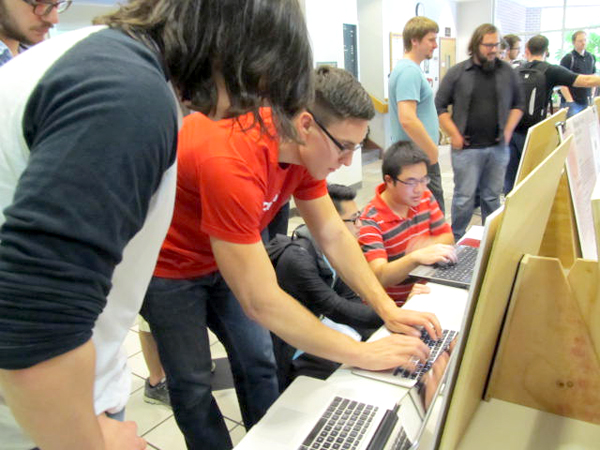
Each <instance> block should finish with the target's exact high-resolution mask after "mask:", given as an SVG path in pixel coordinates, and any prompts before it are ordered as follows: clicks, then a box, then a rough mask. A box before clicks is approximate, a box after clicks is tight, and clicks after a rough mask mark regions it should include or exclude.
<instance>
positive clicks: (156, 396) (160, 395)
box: [144, 378, 171, 406]
mask: <svg viewBox="0 0 600 450" xmlns="http://www.w3.org/2000/svg"><path fill="white" fill-rule="evenodd" d="M144 401H145V402H146V403H152V404H153V405H166V406H171V399H170V398H169V390H168V389H167V380H162V381H161V382H160V383H158V384H157V385H156V386H150V380H149V379H148V378H146V384H145V385H144Z"/></svg>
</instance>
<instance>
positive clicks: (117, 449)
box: [98, 414, 147, 450]
mask: <svg viewBox="0 0 600 450" xmlns="http://www.w3.org/2000/svg"><path fill="white" fill-rule="evenodd" d="M98 423H99V424H100V429H101V430H102V436H103V437H104V445H105V449H106V450H145V449H146V448H147V446H146V441H145V440H144V439H142V438H141V437H139V436H138V435H137V425H136V423H135V422H132V421H130V420H128V421H125V422H120V421H118V420H114V419H110V418H108V417H106V414H100V415H98Z"/></svg>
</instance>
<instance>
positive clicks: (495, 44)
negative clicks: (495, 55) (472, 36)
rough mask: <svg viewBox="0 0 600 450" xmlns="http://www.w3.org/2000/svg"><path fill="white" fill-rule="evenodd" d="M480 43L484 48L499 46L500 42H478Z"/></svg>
mask: <svg viewBox="0 0 600 450" xmlns="http://www.w3.org/2000/svg"><path fill="white" fill-rule="evenodd" d="M480 45H483V46H484V47H486V48H490V49H492V48H495V47H499V46H500V42H495V43H493V44H480Z"/></svg>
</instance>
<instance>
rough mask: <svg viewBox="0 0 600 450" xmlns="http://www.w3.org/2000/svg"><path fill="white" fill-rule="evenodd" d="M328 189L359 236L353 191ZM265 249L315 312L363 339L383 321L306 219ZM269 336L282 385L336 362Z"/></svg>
mask: <svg viewBox="0 0 600 450" xmlns="http://www.w3.org/2000/svg"><path fill="white" fill-rule="evenodd" d="M327 190H328V193H329V196H330V197H331V200H332V201H333V204H334V206H335V208H336V210H337V212H338V213H339V215H340V217H341V219H342V220H343V221H344V223H345V224H346V226H347V227H348V229H349V230H350V232H352V233H353V234H354V235H355V236H357V237H358V230H359V228H360V225H361V222H360V218H359V216H360V211H359V210H358V207H357V206H356V202H355V201H354V199H355V197H356V191H355V190H354V189H352V188H351V187H348V186H343V185H340V184H329V185H328V186H327ZM267 251H268V253H269V257H270V258H271V261H272V262H273V265H274V266H275V273H276V274H277V281H278V283H279V286H280V287H281V288H282V289H283V290H284V291H286V292H287V293H288V294H290V295H291V296H292V297H294V298H296V299H297V300H298V301H300V302H301V303H302V304H303V305H304V306H306V307H307V308H308V309H309V310H310V311H311V312H312V313H313V314H315V315H316V316H322V317H326V318H327V319H328V323H331V322H329V321H333V322H336V323H337V325H341V328H344V329H346V331H347V332H348V333H350V334H354V336H355V337H357V338H358V337H359V336H360V338H361V339H363V340H364V339H367V338H368V337H369V336H370V335H371V333H373V331H375V330H376V329H377V328H378V327H380V326H381V325H383V321H382V320H381V318H379V316H378V315H377V314H376V313H375V311H374V310H373V308H371V306H369V305H367V304H365V303H363V301H362V300H361V299H360V297H359V296H358V295H357V294H356V293H355V292H354V291H352V289H350V288H349V287H348V285H346V283H344V281H343V280H342V279H341V278H340V277H339V276H338V275H337V273H336V271H335V270H334V269H333V267H332V266H331V265H330V264H329V261H328V260H327V257H326V256H325V255H324V254H323V252H322V251H321V250H320V248H319V246H318V244H317V243H316V242H315V240H314V239H313V237H312V236H311V234H310V232H309V231H308V228H307V227H306V225H300V226H299V227H298V228H296V230H295V231H294V233H293V236H292V238H289V237H287V236H283V235H278V236H277V237H275V238H274V239H273V240H272V241H271V242H270V243H269V244H268V246H267ZM334 326H335V325H334ZM346 326H347V328H346ZM349 327H352V329H353V330H350V329H349ZM353 332H354V333H353ZM272 336H273V345H274V351H275V358H276V360H277V371H278V374H277V375H278V378H279V386H280V388H281V389H282V390H283V389H285V387H287V385H288V384H289V383H290V382H291V381H292V380H293V379H294V378H295V377H296V376H298V375H300V374H310V375H312V376H316V377H320V378H326V377H327V376H328V375H329V374H331V372H333V371H334V370H335V369H336V368H337V367H338V366H339V364H338V363H335V362H332V361H328V360H325V359H322V358H318V357H316V356H314V355H309V354H302V355H301V356H298V355H295V353H296V349H295V348H294V347H292V346H290V345H289V344H287V343H285V342H284V341H283V340H281V339H280V338H279V337H277V336H276V335H274V334H272ZM294 356H296V357H295V358H294Z"/></svg>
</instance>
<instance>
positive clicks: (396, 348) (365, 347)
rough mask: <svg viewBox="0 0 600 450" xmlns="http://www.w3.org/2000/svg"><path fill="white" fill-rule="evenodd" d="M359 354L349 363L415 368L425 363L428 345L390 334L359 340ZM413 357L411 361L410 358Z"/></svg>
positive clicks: (379, 366) (378, 367)
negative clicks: (363, 340) (372, 339)
mask: <svg viewBox="0 0 600 450" xmlns="http://www.w3.org/2000/svg"><path fill="white" fill-rule="evenodd" d="M358 344H359V345H360V350H361V352H360V354H359V355H358V359H357V360H356V361H352V362H351V364H352V365H354V366H356V367H359V368H361V369H367V370H385V369H392V368H394V367H397V366H402V367H407V368H409V369H410V370H414V369H416V367H417V365H418V364H424V363H426V361H427V359H428V358H429V353H430V350H429V347H428V346H427V344H426V343H424V342H423V341H422V340H421V339H419V338H416V337H412V336H404V335H400V334H392V335H390V336H387V337H384V338H382V339H378V340H376V341H373V342H361V343H358ZM413 357H414V358H415V360H414V361H411V358H413Z"/></svg>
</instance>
